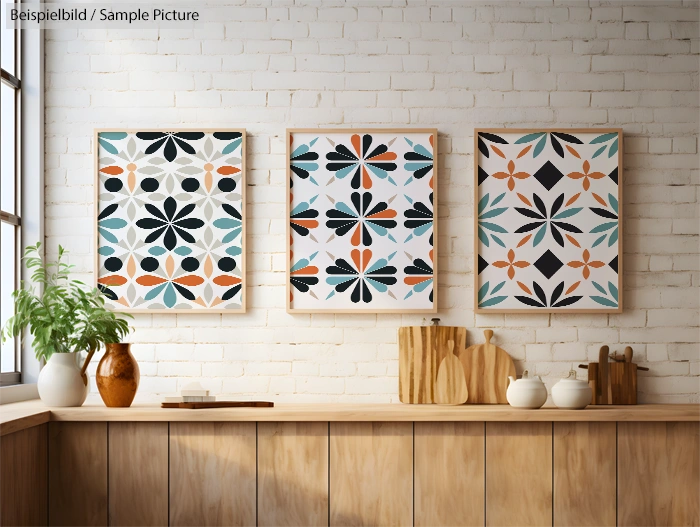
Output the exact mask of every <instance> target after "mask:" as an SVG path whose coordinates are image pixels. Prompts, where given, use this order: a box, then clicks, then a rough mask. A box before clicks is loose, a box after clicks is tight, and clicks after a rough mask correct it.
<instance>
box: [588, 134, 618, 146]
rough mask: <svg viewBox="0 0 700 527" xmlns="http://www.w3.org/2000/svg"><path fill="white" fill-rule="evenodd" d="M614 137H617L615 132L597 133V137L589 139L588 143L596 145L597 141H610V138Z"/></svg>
mask: <svg viewBox="0 0 700 527" xmlns="http://www.w3.org/2000/svg"><path fill="white" fill-rule="evenodd" d="M614 137H617V132H613V133H611V134H603V135H599V136H598V137H596V138H595V139H593V141H591V142H590V143H589V144H592V145H597V144H598V143H605V142H607V141H610V140H611V139H613V138H614Z"/></svg>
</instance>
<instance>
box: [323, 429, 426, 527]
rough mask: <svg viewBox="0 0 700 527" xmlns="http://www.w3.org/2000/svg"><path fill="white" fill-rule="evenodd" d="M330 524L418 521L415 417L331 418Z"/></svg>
mask: <svg viewBox="0 0 700 527" xmlns="http://www.w3.org/2000/svg"><path fill="white" fill-rule="evenodd" d="M330 453H331V466H330V485H329V496H330V524H331V525H332V526H336V525H337V526H351V525H367V526H377V527H379V526H383V525H410V524H411V523H412V522H413V423H400V422H399V423H397V422H388V423H377V422H373V423H357V422H354V423H331V425H330Z"/></svg>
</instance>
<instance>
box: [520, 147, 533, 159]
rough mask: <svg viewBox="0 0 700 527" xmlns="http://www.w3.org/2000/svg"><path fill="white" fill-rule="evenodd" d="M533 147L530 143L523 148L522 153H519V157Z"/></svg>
mask: <svg viewBox="0 0 700 527" xmlns="http://www.w3.org/2000/svg"><path fill="white" fill-rule="evenodd" d="M531 148H532V145H528V146H526V147H525V148H523V149H522V150H521V151H520V153H519V154H518V157H517V159H520V158H521V157H523V156H524V155H525V154H527V153H528V152H529V151H530V149H531Z"/></svg>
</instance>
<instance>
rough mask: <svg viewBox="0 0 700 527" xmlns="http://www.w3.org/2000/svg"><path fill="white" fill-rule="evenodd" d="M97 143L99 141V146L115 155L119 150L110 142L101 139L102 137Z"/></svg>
mask: <svg viewBox="0 0 700 527" xmlns="http://www.w3.org/2000/svg"><path fill="white" fill-rule="evenodd" d="M97 142H98V143H100V146H101V147H102V148H104V149H105V150H107V152H109V153H110V154H114V155H117V154H118V153H119V150H117V149H116V148H115V147H114V145H113V144H112V143H108V142H107V141H103V140H102V139H98V140H97Z"/></svg>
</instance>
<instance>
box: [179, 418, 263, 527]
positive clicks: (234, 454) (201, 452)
mask: <svg viewBox="0 0 700 527" xmlns="http://www.w3.org/2000/svg"><path fill="white" fill-rule="evenodd" d="M255 443H256V430H255V423H235V422H216V423H205V422H191V423H180V422H178V423H170V525H236V526H248V525H255V523H256V515H255V489H256V484H255V478H256V466H255V458H256V446H255Z"/></svg>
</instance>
